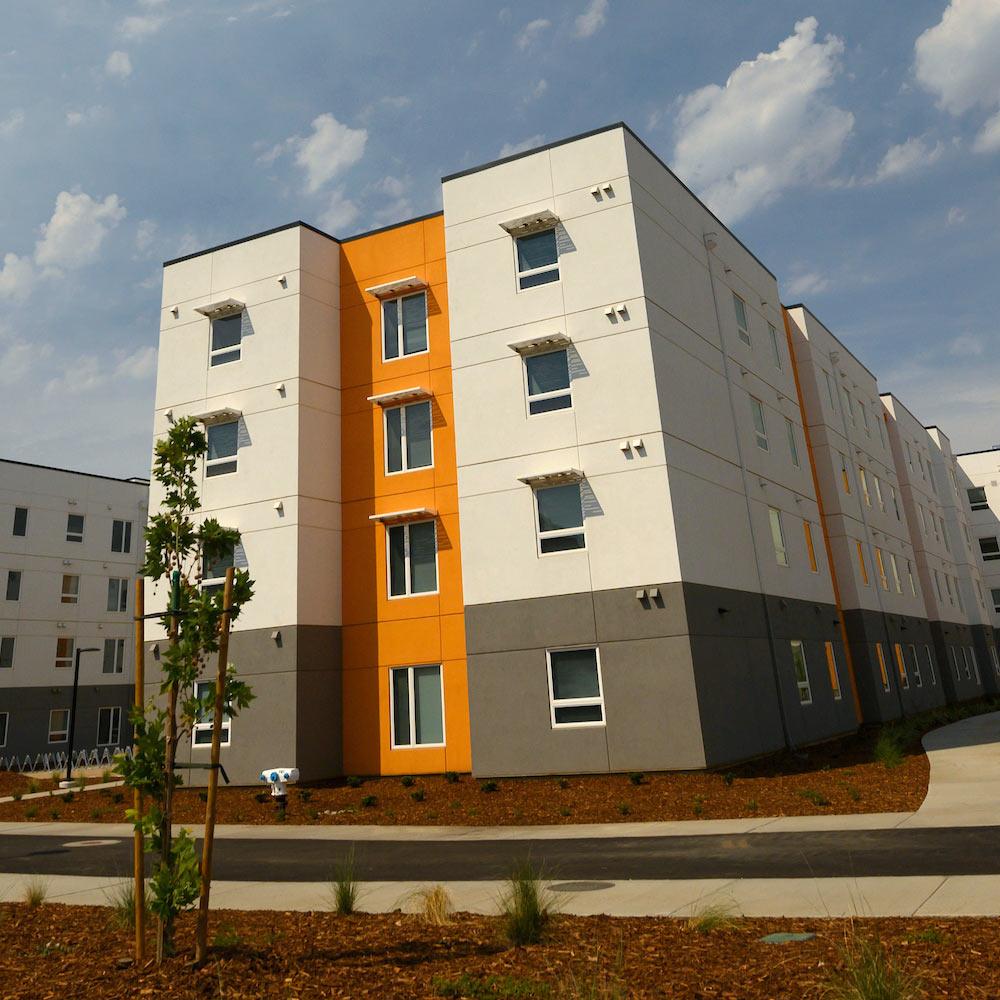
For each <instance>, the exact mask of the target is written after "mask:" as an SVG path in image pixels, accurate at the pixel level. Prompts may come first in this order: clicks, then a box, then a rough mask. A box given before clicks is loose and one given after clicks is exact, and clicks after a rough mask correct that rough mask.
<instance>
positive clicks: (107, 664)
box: [102, 639, 125, 674]
mask: <svg viewBox="0 0 1000 1000" xmlns="http://www.w3.org/2000/svg"><path fill="white" fill-rule="evenodd" d="M124 671H125V640H124V639H105V640H104V666H103V667H102V673H105V674H121V673H124Z"/></svg>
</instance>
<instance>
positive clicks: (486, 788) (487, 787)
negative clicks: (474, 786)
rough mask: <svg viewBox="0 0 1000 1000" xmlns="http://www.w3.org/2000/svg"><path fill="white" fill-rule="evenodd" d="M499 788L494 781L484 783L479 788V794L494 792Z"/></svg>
mask: <svg viewBox="0 0 1000 1000" xmlns="http://www.w3.org/2000/svg"><path fill="white" fill-rule="evenodd" d="M499 787H500V786H499V785H498V784H497V783H496V782H495V781H484V782H483V783H482V784H481V785H480V786H479V790H480V791H481V792H495V791H496V790H497V789H498V788H499Z"/></svg>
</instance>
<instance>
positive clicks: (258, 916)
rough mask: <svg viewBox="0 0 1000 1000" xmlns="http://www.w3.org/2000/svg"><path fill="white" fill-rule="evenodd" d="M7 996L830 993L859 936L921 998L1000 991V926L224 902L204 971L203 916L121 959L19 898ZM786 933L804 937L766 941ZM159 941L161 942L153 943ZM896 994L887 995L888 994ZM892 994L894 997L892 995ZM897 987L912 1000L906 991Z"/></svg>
mask: <svg viewBox="0 0 1000 1000" xmlns="http://www.w3.org/2000/svg"><path fill="white" fill-rule="evenodd" d="M0 909H2V917H3V919H2V920H0V991H2V995H3V996H4V997H5V998H11V1000H13V998H17V1000H28V998H31V1000H35V998H38V1000H41V998H56V997H58V998H61V1000H72V998H86V1000H105V998H122V1000H125V998H128V1000H131V998H134V997H143V996H150V997H157V998H169V1000H175V998H186V997H206V998H207V997H223V998H232V1000H239V998H251V997H253V998H258V997H282V998H301V1000H306V998H313V997H316V998H319V997H350V998H360V997H377V998H380V1000H392V998H403V997H406V998H411V997H421V998H424V997H472V998H475V997H521V998H551V1000H557V998H583V997H587V998H604V1000H611V998H624V997H636V998H646V997H677V998H685V1000H688V998H709V997H712V998H739V1000H763V998H773V1000H778V998H788V1000H803V998H820V997H822V996H824V992H825V990H826V989H827V987H828V985H829V983H830V978H831V976H832V975H835V974H836V973H837V971H838V970H842V969H843V967H844V962H845V960H844V957H843V949H844V947H845V942H854V943H855V944H857V943H858V942H860V941H873V940H880V941H881V942H882V943H883V945H884V947H885V952H886V954H887V955H888V958H889V961H890V962H891V963H892V964H894V965H897V966H899V967H900V968H901V969H902V970H903V971H905V972H907V973H910V974H912V975H914V976H916V977H918V978H919V980H920V981H921V985H922V990H921V992H919V993H916V994H910V995H913V996H921V997H950V998H959V997H960V998H962V1000H983V998H987V997H989V998H995V997H997V996H1000V963H997V961H996V955H997V954H998V948H1000V923H998V922H997V921H996V920H985V919H950V920H914V919H885V920H882V919H864V920H855V921H853V922H851V921H845V920H738V921H736V922H735V923H733V924H731V925H727V924H726V923H725V922H723V923H722V925H721V926H716V927H714V928H713V929H710V930H704V931H700V930H697V929H695V928H694V927H692V926H690V925H689V924H688V922H687V921H683V920H672V919H669V918H628V919H625V918H611V917H568V916H557V917H555V918H553V919H552V920H551V921H550V923H549V925H548V927H547V929H546V931H545V934H544V936H543V938H542V941H541V943H539V944H535V945H529V946H526V947H522V948H513V947H510V946H509V945H508V944H507V943H506V941H505V940H504V938H503V935H502V931H501V926H500V921H499V919H498V918H495V917H480V916H470V915H468V914H455V915H453V916H452V918H451V921H450V922H449V923H447V924H445V925H443V926H436V925H433V924H429V923H427V922H425V921H424V919H423V918H422V917H420V916H416V915H410V914H402V913H390V914H379V915H366V914H359V915H354V916H349V917H340V916H335V915H333V914H330V913H280V912H237V911H215V912H214V913H213V917H212V925H211V930H210V939H214V945H213V948H212V951H211V953H210V956H209V961H208V963H207V964H206V965H205V966H204V967H203V968H201V969H198V970H195V969H192V968H191V967H190V965H189V964H188V963H189V962H190V956H191V945H192V937H193V926H194V920H193V917H192V915H190V914H185V915H184V916H183V917H182V918H181V920H180V922H179V935H178V946H179V954H178V957H176V958H173V959H168V960H167V961H166V962H165V963H164V964H163V965H162V966H160V967H157V966H156V965H155V964H153V963H152V962H150V963H149V964H148V965H146V966H145V967H144V968H141V969H137V968H135V967H132V966H128V967H124V968H120V967H118V960H119V959H125V960H127V959H128V958H129V957H130V955H131V954H132V951H131V943H132V937H131V931H130V930H129V929H122V928H120V927H117V926H116V925H115V924H114V923H113V921H112V916H111V911H110V910H108V909H106V908H100V907H82V906H61V905H55V904H51V905H50V904H42V905H40V906H37V907H34V908H29V907H27V906H26V905H25V904H23V903H22V904H10V903H8V904H3V906H2V907H0ZM776 931H800V932H801V931H808V932H814V933H815V934H816V937H815V938H813V939H812V940H809V941H804V942H791V943H786V944H766V943H763V942H761V941H760V940H759V939H760V938H761V937H762V936H763V935H765V934H770V933H774V932H776ZM150 942H152V936H151V938H150ZM880 995H881V994H880ZM885 995H886V996H889V995H890V994H885ZM891 995H892V996H896V994H891Z"/></svg>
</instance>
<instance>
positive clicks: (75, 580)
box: [59, 573, 80, 604]
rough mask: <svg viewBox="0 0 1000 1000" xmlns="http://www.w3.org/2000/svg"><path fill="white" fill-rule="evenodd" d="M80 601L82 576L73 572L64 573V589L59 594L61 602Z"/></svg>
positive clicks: (76, 602)
mask: <svg viewBox="0 0 1000 1000" xmlns="http://www.w3.org/2000/svg"><path fill="white" fill-rule="evenodd" d="M79 602H80V578H79V577H78V576H75V575H74V574H72V573H63V578H62V591H61V593H60V596H59V603H60V604H79Z"/></svg>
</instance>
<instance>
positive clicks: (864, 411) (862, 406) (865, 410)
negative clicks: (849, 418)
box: [858, 402, 872, 437]
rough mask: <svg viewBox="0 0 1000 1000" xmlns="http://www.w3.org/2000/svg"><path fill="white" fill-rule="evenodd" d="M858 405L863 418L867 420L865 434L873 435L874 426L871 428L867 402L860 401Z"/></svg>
mask: <svg viewBox="0 0 1000 1000" xmlns="http://www.w3.org/2000/svg"><path fill="white" fill-rule="evenodd" d="M858 407H859V408H860V410H861V418H862V419H863V420H864V422H865V434H866V435H867V436H868V437H871V436H872V428H871V424H869V423H868V407H867V406H865V404H864V403H863V402H859V403H858Z"/></svg>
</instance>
